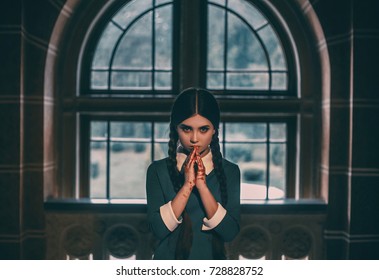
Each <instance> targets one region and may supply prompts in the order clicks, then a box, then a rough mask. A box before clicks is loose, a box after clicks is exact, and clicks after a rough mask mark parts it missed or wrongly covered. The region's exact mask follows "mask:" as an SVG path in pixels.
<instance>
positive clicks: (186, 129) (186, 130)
mask: <svg viewBox="0 0 379 280" xmlns="http://www.w3.org/2000/svg"><path fill="white" fill-rule="evenodd" d="M182 130H183V131H184V132H189V131H190V130H191V129H190V128H189V127H182Z"/></svg>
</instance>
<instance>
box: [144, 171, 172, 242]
mask: <svg viewBox="0 0 379 280" xmlns="http://www.w3.org/2000/svg"><path fill="white" fill-rule="evenodd" d="M146 197H147V219H148V224H149V227H150V230H151V231H152V232H153V233H154V235H155V236H156V237H157V238H158V239H163V238H165V237H166V236H167V235H168V234H170V233H171V231H170V230H169V229H168V228H167V226H166V225H165V223H164V221H163V219H162V216H161V213H160V208H161V206H163V205H165V204H166V203H167V201H165V197H164V195H163V190H162V185H161V182H160V181H159V178H158V174H157V169H156V165H155V164H154V163H152V164H151V165H150V166H149V168H148V169H147V173H146Z"/></svg>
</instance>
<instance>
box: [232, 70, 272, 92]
mask: <svg viewBox="0 0 379 280" xmlns="http://www.w3.org/2000/svg"><path fill="white" fill-rule="evenodd" d="M268 82H269V76H268V74H266V73H262V74H258V73H254V74H252V73H228V74H227V85H226V87H227V88H228V89H255V90H268V89H269V83H268Z"/></svg>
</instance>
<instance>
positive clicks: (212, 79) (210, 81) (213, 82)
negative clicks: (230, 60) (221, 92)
mask: <svg viewBox="0 0 379 280" xmlns="http://www.w3.org/2000/svg"><path fill="white" fill-rule="evenodd" d="M207 87H208V88H209V89H222V88H224V73H208V74H207Z"/></svg>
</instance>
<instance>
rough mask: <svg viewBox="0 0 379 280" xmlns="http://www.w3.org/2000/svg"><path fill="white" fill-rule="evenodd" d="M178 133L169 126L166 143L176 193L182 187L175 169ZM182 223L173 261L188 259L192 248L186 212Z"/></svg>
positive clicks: (168, 163) (181, 178)
mask: <svg viewBox="0 0 379 280" xmlns="http://www.w3.org/2000/svg"><path fill="white" fill-rule="evenodd" d="M178 138H179V136H178V133H177V131H176V129H175V127H174V126H171V125H170V141H169V142H168V155H169V160H168V162H167V168H168V172H169V174H170V178H171V182H172V184H173V185H174V190H175V192H176V193H177V192H178V191H179V190H180V188H181V187H182V181H183V177H182V176H181V174H180V173H179V172H178V169H177V167H176V165H177V161H176V149H177V146H176V145H177V142H178ZM182 216H183V222H182V224H181V226H180V229H179V236H178V240H177V242H176V249H175V259H178V260H181V259H183V260H184V259H188V256H189V253H190V249H191V247H192V223H191V219H190V217H189V215H188V214H187V211H186V210H184V211H183V214H182Z"/></svg>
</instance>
